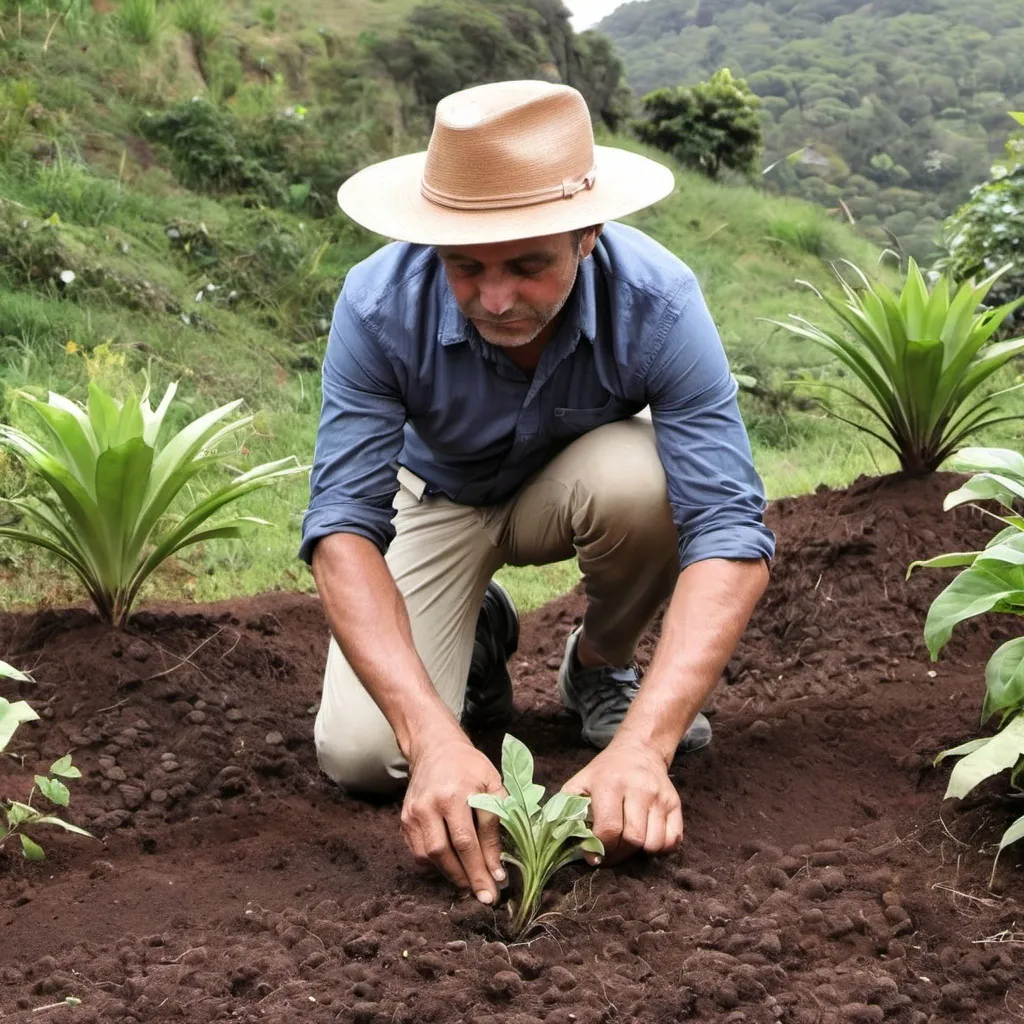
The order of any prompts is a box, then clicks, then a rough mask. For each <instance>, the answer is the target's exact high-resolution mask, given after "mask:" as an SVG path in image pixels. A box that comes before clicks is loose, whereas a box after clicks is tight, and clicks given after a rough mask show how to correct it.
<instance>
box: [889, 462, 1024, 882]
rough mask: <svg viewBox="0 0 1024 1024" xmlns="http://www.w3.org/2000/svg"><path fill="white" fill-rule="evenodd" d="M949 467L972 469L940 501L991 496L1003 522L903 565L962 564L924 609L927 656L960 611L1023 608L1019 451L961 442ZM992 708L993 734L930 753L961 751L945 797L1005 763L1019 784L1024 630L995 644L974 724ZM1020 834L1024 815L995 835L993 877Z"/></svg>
mask: <svg viewBox="0 0 1024 1024" xmlns="http://www.w3.org/2000/svg"><path fill="white" fill-rule="evenodd" d="M953 468H955V469H958V470H960V471H962V472H969V473H973V474H974V475H973V476H972V477H971V478H970V479H969V480H968V481H967V482H966V483H965V484H964V485H963V486H962V487H960V488H958V489H957V490H955V491H953V492H952V493H951V494H949V495H947V497H946V500H945V502H944V507H945V508H946V509H947V510H948V509H951V508H956V507H957V506H959V505H963V504H966V503H967V502H976V501H994V502H996V503H997V504H998V505H999V506H1001V508H1002V510H1003V514H1002V515H996V514H995V513H991V514H992V515H993V516H994V517H995V518H996V519H997V520H998V521H1000V522H1002V524H1003V529H1002V530H1000V531H999V532H998V533H997V534H996V535H995V536H994V537H993V538H992V540H991V541H990V542H989V543H988V545H987V546H986V547H985V549H984V550H982V551H960V552H953V553H951V554H946V555H939V556H938V557H936V558H931V559H928V560H927V561H919V562H914V563H913V564H912V565H911V566H910V568H909V569H908V570H907V575H908V576H909V575H910V573H911V572H913V571H914V569H916V568H918V567H925V568H958V567H959V568H961V572H960V573H958V574H957V576H956V578H955V579H954V580H953V581H952V582H951V583H950V584H949V585H948V586H947V587H946V588H945V589H944V590H943V591H942V593H940V594H939V596H938V597H937V598H936V599H935V600H934V601H933V602H932V605H931V607H930V608H929V610H928V617H927V619H926V621H925V627H924V636H925V642H926V644H927V645H928V650H929V651H930V653H931V656H932V660H933V661H934V660H935V659H936V658H938V656H939V653H940V652H941V651H942V648H943V647H945V645H946V644H947V643H948V642H949V640H950V637H951V636H952V633H953V629H954V627H955V626H956V625H957V624H958V623H960V622H963V621H964V620H965V619H969V618H973V617H974V616H976V615H983V614H985V613H986V612H992V611H996V612H1008V613H1010V614H1014V615H1020V616H1024V516H1022V515H1020V514H1019V513H1018V512H1017V505H1018V503H1020V502H1024V455H1021V454H1020V453H1019V452H1015V451H1012V450H1011V449H1007V448H967V449H964V450H963V451H962V452H961V453H960V456H959V458H958V459H957V460H956V461H955V462H954V463H953ZM996 714H998V715H1000V716H1001V725H1002V728H1001V730H1000V731H999V732H998V733H997V734H996V735H995V736H985V737H981V738H978V739H973V740H970V741H969V742H967V743H964V744H961V745H960V746H958V747H954V748H953V749H951V750H946V751H943V752H942V753H941V754H939V756H938V757H937V758H936V761H935V763H936V764H939V763H940V762H941V761H943V760H944V759H945V758H947V757H960V758H962V760H961V761H960V762H959V763H958V764H957V766H956V767H955V768H954V769H953V772H952V774H951V775H950V779H949V785H948V787H947V789H946V797H947V798H949V797H956V798H958V799H960V798H963V797H965V796H967V794H968V793H970V792H971V791H972V790H973V789H974V788H975V787H976V786H977V785H979V784H980V783H981V782H983V781H984V780H985V779H988V778H990V777H992V776H994V775H998V774H999V773H1000V772H1003V771H1005V770H1006V769H1008V768H1009V769H1012V771H1011V774H1010V784H1011V786H1013V787H1014V788H1015V789H1021V790H1024V635H1022V636H1019V637H1016V638H1014V639H1011V640H1008V641H1006V643H1004V644H1002V645H1001V646H1000V647H999V648H998V649H997V650H996V652H995V653H994V654H993V655H992V657H991V658H990V659H989V662H988V665H987V666H986V668H985V699H984V702H983V704H982V709H981V724H982V725H984V724H985V723H986V722H987V721H988V720H989V719H990V718H992V716H993V715H996ZM1020 839H1024V816H1021V817H1020V818H1018V819H1017V820H1016V821H1015V822H1014V823H1013V824H1012V825H1011V826H1010V827H1009V828H1008V829H1007V830H1006V832H1005V833H1004V834H1003V837H1002V839H1001V840H1000V843H999V850H998V851H997V853H996V860H995V863H994V864H993V865H992V878H993V880H994V878H995V872H996V867H997V866H998V863H999V854H1000V853H1002V851H1003V850H1004V849H1005V848H1006V847H1007V846H1009V845H1010V844H1011V843H1015V842H1017V841H1018V840H1020Z"/></svg>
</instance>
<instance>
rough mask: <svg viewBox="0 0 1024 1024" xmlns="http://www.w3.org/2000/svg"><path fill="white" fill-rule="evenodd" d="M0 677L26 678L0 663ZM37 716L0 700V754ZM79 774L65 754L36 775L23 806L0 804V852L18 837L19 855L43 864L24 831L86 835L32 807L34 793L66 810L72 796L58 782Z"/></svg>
mask: <svg viewBox="0 0 1024 1024" xmlns="http://www.w3.org/2000/svg"><path fill="white" fill-rule="evenodd" d="M0 676H5V677H7V678H13V679H22V680H27V679H28V677H27V676H26V675H24V674H23V673H21V672H19V671H18V670H17V669H14V668H11V666H10V665H8V664H6V663H5V662H2V661H0ZM38 718H39V716H38V715H37V714H36V713H35V711H33V710H32V708H31V707H29V705H28V704H27V703H26V702H25V701H23V700H17V701H9V700H7V699H6V698H4V697H0V753H4V752H5V751H6V750H7V744H8V743H10V741H11V737H12V736H13V735H14V733H15V731H16V730H17V728H18V726H19V725H21V724H23V723H24V722H34V721H36V720H37V719H38ZM81 776H82V773H81V772H80V771H79V770H78V769H77V768H76V767H75V766H74V765H73V764H72V763H71V755H70V754H66V755H65V756H64V757H61V758H59V759H58V760H56V761H54V762H53V764H52V765H50V770H49V773H48V774H47V775H37V776H36V777H35V785H34V786H33V787H32V790H31V792H30V793H29V795H28V798H27V799H26V800H25V802H24V803H20V802H19V801H17V800H11V801H6V802H5V801H0V807H2V808H3V811H4V816H5V818H6V820H7V825H6V827H3V826H0V849H2V848H3V845H4V843H5V842H6V841H7V840H8V839H10V838H11V837H12V836H14V835H17V836H18V838H19V839H20V840H21V852H22V854H23V855H24V857H25V859H26V860H42V859H43V858H44V856H45V854H44V853H43V848H42V847H41V846H40V845H39V844H38V843H37V842H36V841H35V840H34V839H32V838H31V837H30V836H28V835H26V834H25V829H26V828H33V827H34V826H36V825H55V826H57V827H58V828H62V829H64V830H65V831H67V832H75V833H76V834H78V835H81V836H88V837H89V838H90V839H91V838H92V836H90V835H89V833H88V832H86V831H85V829H82V828H79V827H78V826H77V825H72V824H71V823H70V822H67V821H64V820H63V819H62V818H58V817H57V816H56V815H55V814H49V813H47V812H46V811H42V810H39V809H38V808H36V807H33V806H32V800H33V798H34V797H35V793H36V790H37V789H38V790H39V792H40V793H42V795H43V796H44V797H45V798H46V799H47V800H48V801H49V802H50V803H52V804H53V805H54V806H56V807H67V806H68V804H69V803H70V802H71V793H70V791H69V790H68V787H67V786H66V785H65V784H64V783H63V782H61V779H78V778H81Z"/></svg>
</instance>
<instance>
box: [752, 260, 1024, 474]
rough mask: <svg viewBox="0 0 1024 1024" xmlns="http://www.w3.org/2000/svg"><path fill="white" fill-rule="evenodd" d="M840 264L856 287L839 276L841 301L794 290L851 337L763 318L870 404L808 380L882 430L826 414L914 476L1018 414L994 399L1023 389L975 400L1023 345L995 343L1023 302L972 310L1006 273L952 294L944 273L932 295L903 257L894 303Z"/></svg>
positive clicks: (797, 320) (799, 320) (800, 321)
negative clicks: (830, 366) (813, 299)
mask: <svg viewBox="0 0 1024 1024" xmlns="http://www.w3.org/2000/svg"><path fill="white" fill-rule="evenodd" d="M843 262H844V263H846V265H847V266H849V267H850V268H852V270H853V271H854V272H855V273H856V275H857V276H858V278H859V279H860V282H861V285H862V288H861V289H860V290H859V291H857V290H855V289H854V288H853V287H851V286H850V285H849V284H848V283H847V282H846V281H845V280H844V279H843V277H842V275H841V274H839V273H838V271H837V276H838V277H839V281H840V284H841V285H842V288H843V292H844V295H845V299H846V301H845V302H840V301H837V300H836V299H833V298H831V297H829V296H827V295H822V294H821V292H819V291H818V290H817V289H816V288H814V286H813V285H811V284H808V283H807V282H806V281H805V282H801V283H803V284H806V285H807V287H809V288H811V289H812V290H813V291H814V292H815V293H816V294H817V295H818V297H819V298H820V299H822V301H823V302H825V303H827V305H828V306H829V308H830V309H831V310H832V311H833V312H834V313H835V314H836V315H837V316H838V317H839V318H840V319H841V320H842V321H843V323H844V324H845V326H846V328H847V330H848V332H849V333H847V332H845V331H843V330H842V329H839V330H831V329H826V328H821V327H818V326H816V325H815V324H812V323H811V322H810V321H808V320H806V319H805V318H804V317H801V316H796V315H795V314H791V315H790V321H792V322H781V321H777V320H769V321H768V322H769V323H772V324H775V326H777V327H781V328H783V329H784V330H787V331H789V332H790V333H791V334H795V335H796V336H797V337H800V338H807V339H810V340H811V341H813V342H815V343H816V344H818V345H820V346H822V348H824V349H826V350H827V351H828V352H830V353H832V355H834V356H836V358H838V359H839V360H840V362H842V363H843V365H844V366H845V367H846V368H847V369H848V370H850V372H851V373H853V375H854V376H855V377H856V378H857V379H858V380H859V381H860V383H861V384H862V385H863V386H864V388H865V389H866V391H867V392H868V397H866V398H865V397H863V396H862V395H860V394H858V393H856V392H855V391H853V390H851V389H850V388H848V387H846V386H845V385H841V384H836V383H834V382H831V381H816V382H810V383H812V384H813V385H815V386H818V387H822V388H827V389H831V390H834V391H837V392H839V393H841V394H843V395H845V396H846V397H847V398H849V399H851V400H852V401H853V402H855V403H856V404H857V406H858V407H860V408H861V409H862V410H864V411H865V412H867V413H868V414H869V416H870V417H871V418H872V420H873V421H874V422H875V424H876V426H877V425H879V424H880V426H881V430H879V429H875V428H874V427H869V426H867V425H865V424H864V423H861V422H857V421H854V420H850V419H846V418H845V417H844V416H841V415H839V414H838V413H837V412H836V411H835V410H834V409H831V408H830V409H829V412H831V413H832V415H834V416H836V418H837V419H841V420H843V421H844V422H845V423H849V424H850V425H851V426H854V427H856V428H857V429H858V430H862V431H864V432H865V433H867V434H870V435H871V436H872V437H874V438H876V439H877V440H878V441H880V442H881V443H882V444H884V445H885V446H886V447H887V448H890V449H891V450H892V451H893V452H895V453H896V455H897V457H898V458H899V460H900V466H901V468H902V469H903V471H904V472H905V473H909V474H914V475H923V474H926V473H931V472H933V471H934V470H935V469H937V468H938V467H939V466H940V465H941V464H942V463H943V462H944V461H945V460H946V459H947V458H949V456H950V455H952V454H953V453H954V452H956V451H957V450H958V449H959V448H960V447H961V446H962V445H963V444H964V442H965V441H966V440H967V438H969V437H970V436H971V435H972V434H974V433H976V432H977V431H979V430H982V429H983V428H985V427H989V426H992V425H993V424H996V423H1003V422H1006V421H1008V420H1015V419H1021V418H1022V416H1024V414H1022V413H1015V414H1010V415H1002V410H1001V406H1000V404H999V398H1000V396H1002V395H1004V394H1006V393H1007V392H1008V391H1012V390H1016V388H1019V387H1021V386H1024V385H1015V386H1014V387H1013V388H1008V389H1006V390H1004V391H997V392H995V393H994V394H989V393H985V394H981V395H980V397H979V393H980V392H981V388H982V385H983V384H985V382H986V381H988V380H989V379H990V378H991V377H992V375H993V374H994V373H996V372H997V371H998V370H1000V369H1001V368H1002V367H1003V366H1005V365H1006V364H1007V363H1009V362H1010V360H1011V359H1013V358H1014V357H1015V356H1017V355H1019V354H1020V353H1022V352H1024V338H1015V339H1013V340H1009V341H1001V342H993V341H992V338H993V336H994V335H995V333H996V331H998V330H999V328H1000V326H1001V325H1002V324H1003V322H1004V321H1005V320H1006V319H1007V317H1009V316H1010V314H1011V313H1013V311H1014V310H1016V309H1017V308H1018V306H1020V305H1021V303H1024V298H1019V299H1016V300H1014V301H1013V302H1008V303H1006V304H1004V305H1002V306H999V307H998V308H996V309H985V310H983V311H981V312H979V311H978V307H979V306H980V305H981V304H982V303H983V302H984V301H985V297H986V296H987V295H988V293H989V291H990V289H991V288H992V286H993V285H994V284H995V282H996V281H998V280H999V278H1000V277H1001V276H1002V275H1003V274H1004V273H1006V271H1007V270H1008V268H1007V267H1004V268H1003V269H1002V270H999V271H997V272H996V273H995V274H992V275H991V276H990V277H988V278H986V279H985V280H984V281H982V282H980V283H979V284H974V283H973V282H965V283H963V284H961V285H960V286H959V288H956V290H955V291H954V287H955V286H952V285H951V283H950V281H949V279H948V278H947V277H945V276H943V277H940V278H939V280H938V282H937V283H936V284H935V286H934V288H933V290H932V291H931V293H929V291H928V287H927V285H926V284H925V280H924V276H923V275H922V274H921V271H920V268H919V267H918V266H917V264H916V263H915V262H914V260H910V265H909V269H908V272H907V279H906V281H905V283H904V285H903V289H902V292H901V293H900V295H899V296H898V297H897V296H896V295H895V294H894V293H893V292H892V291H890V290H889V289H888V288H887V287H885V285H883V284H880V283H872V282H870V281H869V280H868V279H867V277H866V276H865V275H864V274H863V272H862V271H861V270H860V269H859V268H857V267H856V266H855V265H854V264H852V263H850V262H849V261H845V260H844V261H843ZM851 335H852V337H851ZM808 383H809V382H806V381H805V382H803V384H805V385H807V384H808Z"/></svg>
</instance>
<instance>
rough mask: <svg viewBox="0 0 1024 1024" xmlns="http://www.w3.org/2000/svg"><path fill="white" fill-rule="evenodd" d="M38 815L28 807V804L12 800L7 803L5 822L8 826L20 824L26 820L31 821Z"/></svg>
mask: <svg viewBox="0 0 1024 1024" xmlns="http://www.w3.org/2000/svg"><path fill="white" fill-rule="evenodd" d="M38 816H39V814H38V812H37V811H35V810H33V809H32V808H31V807H29V805H28V804H22V803H18V801H17V800H12V801H11V802H10V803H9V804H8V805H7V824H8V826H9V827H10V828H12V829H13V828H14V827H15V825H21V824H22V823H23V822H26V821H33V820H35V819H36V818H37V817H38Z"/></svg>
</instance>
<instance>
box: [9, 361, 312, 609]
mask: <svg viewBox="0 0 1024 1024" xmlns="http://www.w3.org/2000/svg"><path fill="white" fill-rule="evenodd" d="M176 390H177V385H176V384H172V385H170V386H169V387H168V388H167V391H166V392H165V394H164V397H163V400H162V401H161V402H160V404H159V406H158V407H157V408H156V409H155V410H154V409H152V408H151V407H150V404H149V392H148V388H147V390H146V391H145V392H144V393H143V395H142V397H141V398H139V397H137V396H135V395H132V396H130V397H129V398H128V399H127V400H126V401H125V402H123V403H119V402H117V401H116V400H115V399H114V398H112V397H111V396H110V395H109V394H107V393H106V392H105V391H104V390H103V389H102V388H101V387H100V386H99V385H98V384H97V383H96V382H95V381H93V382H92V383H91V384H90V386H89V401H88V405H87V406H86V407H85V408H82V407H81V406H79V405H76V404H75V403H74V402H71V401H69V400H68V399H66V398H63V397H62V396H60V395H57V394H54V393H52V392H51V394H50V397H49V401H48V402H41V401H39V400H38V399H36V398H34V397H33V396H32V395H29V394H27V393H23V395H22V397H23V398H24V400H25V401H26V402H28V404H29V408H31V409H32V411H33V412H34V413H35V414H36V416H37V418H38V421H39V424H40V426H41V428H42V435H43V438H44V440H43V441H42V442H40V441H37V440H36V439H35V438H33V437H32V436H30V435H29V434H26V433H24V432H23V431H21V430H18V429H17V428H15V427H11V426H5V425H0V448H3V449H6V450H7V451H9V452H10V453H11V454H12V455H14V456H15V457H16V458H18V459H20V460H21V461H22V462H23V463H24V464H25V465H26V467H27V468H29V469H30V470H32V471H33V472H35V473H36V474H38V475H39V476H40V477H41V478H42V480H43V481H44V482H45V483H46V485H47V486H48V488H49V489H50V490H51V491H52V494H51V495H47V496H45V497H43V496H37V497H27V498H13V497H9V498H7V499H6V502H7V504H8V505H10V506H11V507H12V508H13V509H15V510H16V511H17V512H19V513H20V514H21V515H22V516H23V517H25V518H26V519H27V520H28V522H29V523H30V524H31V528H23V527H10V526H7V527H0V537H9V538H11V539H13V540H18V541H23V542H25V543H27V544H34V545H37V546H39V547H42V548H45V549H46V550H48V551H50V552H52V553H53V554H55V555H56V556H57V557H58V558H60V559H62V560H63V561H64V562H66V563H67V564H68V565H69V566H70V567H71V568H72V570H73V571H74V572H75V574H76V575H77V576H78V578H79V579H80V580H81V582H82V583H83V584H84V586H85V588H86V590H87V591H88V593H89V596H90V598H91V599H92V601H93V603H94V604H95V606H96V610H97V611H98V612H99V614H100V617H101V618H102V619H103V620H104V621H106V622H111V623H114V624H115V625H118V626H121V625H123V624H124V623H125V621H126V620H127V618H128V615H129V614H130V612H131V609H132V606H133V604H134V602H135V599H136V597H137V596H138V593H139V589H140V588H141V586H142V584H143V583H144V582H145V581H146V579H147V577H148V576H149V575H150V573H152V572H153V571H154V569H156V568H157V567H158V566H159V565H160V564H161V563H162V562H163V561H164V560H165V559H167V558H168V557H170V556H171V555H173V554H174V553H175V552H176V551H178V550H180V549H181V548H184V547H187V546H189V545H192V544H199V543H203V542H205V541H209V540H218V539H235V538H238V537H242V536H244V535H246V534H247V533H249V532H251V530H252V529H253V527H255V526H263V525H268V524H266V523H265V521H264V520H261V519H255V518H253V517H241V518H237V519H230V520H227V521H220V522H217V523H215V524H213V525H210V524H209V520H210V518H211V517H212V516H214V515H215V514H216V513H217V512H218V511H219V510H220V509H221V508H223V507H224V506H225V505H227V504H229V503H230V502H233V501H236V500H237V499H238V498H241V497H243V496H244V495H246V494H249V493H250V492H252V491H254V490H257V489H259V488H262V487H265V486H267V485H268V484H270V483H272V482H273V481H275V480H278V479H280V478H282V477H285V476H289V475H291V474H293V473H301V472H304V471H305V469H306V467H304V466H299V465H297V464H296V462H295V459H294V458H286V459H280V460H277V461H275V462H270V463H267V464H265V465H262V466H257V467H256V468H255V469H251V470H249V471H248V472H244V473H238V474H237V475H236V476H235V477H234V478H233V479H232V480H231V481H230V482H229V483H226V484H222V485H221V486H220V487H217V488H215V489H214V490H212V492H211V493H209V494H208V495H206V496H205V497H202V498H200V499H199V500H198V501H196V500H195V499H194V498H193V499H192V501H191V503H190V506H189V507H186V508H185V509H184V510H183V512H182V513H181V514H179V515H177V516H175V517H174V518H173V519H171V518H170V517H169V512H170V510H171V506H172V505H173V503H174V502H175V499H177V498H178V496H179V494H181V493H182V492H183V491H185V490H186V488H188V489H189V490H190V489H191V487H192V486H193V485H194V482H197V478H198V477H199V474H200V473H202V472H203V471H205V470H208V469H210V468H212V467H213V466H215V465H217V464H223V463H224V461H225V460H226V459H227V457H228V455H227V454H226V453H224V452H218V451H217V446H218V445H219V444H220V443H222V442H223V441H225V440H226V439H227V438H229V437H231V436H232V435H233V434H235V433H237V432H238V431H239V430H240V429H242V428H243V427H246V426H248V425H249V424H250V423H251V422H252V419H253V417H252V416H243V417H241V418H239V419H237V420H234V421H232V422H229V423H226V424H224V423H223V421H224V420H225V419H226V418H227V417H228V416H229V415H231V413H233V412H234V411H235V410H236V409H237V408H238V406H239V405H241V400H238V401H235V402H231V403H229V404H228V405H225V406H221V407H220V408H219V409H215V410H213V411H212V412H209V413H207V414H206V415H204V416H200V417H199V418H198V419H196V420H194V421H193V422H191V423H190V424H189V425H188V426H187V427H185V428H184V429H183V430H181V431H180V432H179V433H177V434H175V435H174V436H172V437H171V438H170V439H169V440H168V441H166V442H165V443H161V442H160V434H161V432H162V428H163V423H164V417H165V416H166V414H167V410H168V408H169V406H170V404H171V401H172V399H173V398H174V394H175V391H176ZM168 520H170V521H168Z"/></svg>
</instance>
